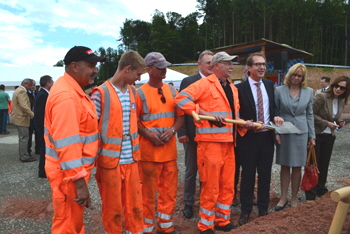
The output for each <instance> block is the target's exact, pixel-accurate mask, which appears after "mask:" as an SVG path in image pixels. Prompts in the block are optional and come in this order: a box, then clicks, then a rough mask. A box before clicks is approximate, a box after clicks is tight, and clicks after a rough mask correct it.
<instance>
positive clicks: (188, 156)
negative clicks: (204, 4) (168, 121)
mask: <svg viewBox="0 0 350 234" xmlns="http://www.w3.org/2000/svg"><path fill="white" fill-rule="evenodd" d="M213 55H214V53H213V52H211V51H210V50H205V51H203V52H202V53H201V54H200V55H199V58H198V62H197V64H198V68H199V72H198V73H197V74H196V75H193V76H189V77H186V78H184V79H183V80H182V81H181V84H180V91H181V90H183V89H185V88H187V86H189V85H190V84H192V83H194V82H196V81H198V80H199V79H201V78H203V77H207V76H209V75H211V74H212V73H213V72H212V71H211V70H210V62H211V59H212V58H213ZM195 132H196V127H195V125H194V123H193V117H192V116H190V115H185V122H184V124H183V125H182V127H181V129H180V130H179V131H178V133H177V136H178V138H179V142H180V143H183V144H184V149H185V166H186V171H185V181H184V202H185V208H184V211H183V214H184V216H185V217H186V218H188V219H190V218H192V216H193V210H192V206H193V204H194V195H195V193H196V177H197V142H195V141H194V137H195V134H196V133H195Z"/></svg>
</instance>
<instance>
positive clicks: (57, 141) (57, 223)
mask: <svg viewBox="0 0 350 234" xmlns="http://www.w3.org/2000/svg"><path fill="white" fill-rule="evenodd" d="M97 130H98V126H97V115H96V109H95V106H94V104H93V103H92V101H91V100H90V99H89V97H87V96H86V94H85V93H84V91H83V90H82V88H81V87H80V86H79V85H78V83H77V82H76V81H75V80H74V79H73V78H72V77H71V76H70V75H68V74H67V73H64V75H63V76H62V77H60V78H59V79H58V80H57V81H56V82H55V84H54V85H53V86H52V88H51V90H50V94H49V97H48V100H47V104H46V110H45V135H44V137H45V145H46V155H45V157H46V163H45V171H46V175H47V178H48V179H49V180H50V186H51V190H52V200H53V207H54V216H53V219H52V230H51V231H52V233H57V234H62V233H85V230H84V222H83V215H84V207H83V206H80V205H79V204H78V203H76V202H75V201H74V200H73V198H76V197H77V194H76V186H75V183H74V181H75V180H78V179H80V178H83V177H84V179H85V181H86V184H87V183H88V180H89V178H90V171H91V169H92V168H93V166H94V163H95V156H96V154H97V147H98V135H97Z"/></svg>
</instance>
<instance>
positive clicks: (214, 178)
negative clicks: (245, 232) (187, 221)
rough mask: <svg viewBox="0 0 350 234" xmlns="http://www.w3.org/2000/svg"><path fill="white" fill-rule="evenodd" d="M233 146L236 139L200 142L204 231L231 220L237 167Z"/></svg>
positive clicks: (202, 223) (201, 226)
mask: <svg viewBox="0 0 350 234" xmlns="http://www.w3.org/2000/svg"><path fill="white" fill-rule="evenodd" d="M233 147H234V146H233V144H232V142H204V141H202V142H198V147H197V162H198V172H199V178H200V180H201V182H202V187H201V194H200V199H199V205H200V207H199V216H200V221H199V222H198V228H199V230H200V231H205V230H207V229H213V228H214V225H216V226H221V227H222V226H225V225H227V224H228V223H230V213H231V204H232V200H233V197H234V175H235V169H236V165H235V155H234V150H233Z"/></svg>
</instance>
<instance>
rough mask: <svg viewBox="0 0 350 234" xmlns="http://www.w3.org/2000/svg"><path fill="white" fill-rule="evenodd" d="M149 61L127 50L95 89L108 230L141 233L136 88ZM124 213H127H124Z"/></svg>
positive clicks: (100, 173) (98, 173)
mask: <svg viewBox="0 0 350 234" xmlns="http://www.w3.org/2000/svg"><path fill="white" fill-rule="evenodd" d="M145 66H146V63H145V61H144V59H143V58H142V57H141V56H140V55H139V53H137V52H136V51H127V52H125V53H124V54H123V55H122V56H121V58H120V60H119V63H118V70H117V71H116V73H115V74H114V76H113V77H112V78H111V79H109V80H108V81H106V82H105V83H104V84H102V85H101V86H99V87H97V88H95V89H94V90H93V91H92V93H93V94H92V97H91V99H92V100H93V102H94V103H95V105H96V111H97V116H98V119H99V127H98V129H99V136H100V138H99V151H98V157H97V159H96V167H97V171H96V181H97V184H98V187H99V190H100V195H101V199H102V220H103V226H104V231H105V233H120V234H121V233H122V231H123V216H124V230H125V232H126V233H128V234H133V233H142V230H143V213H142V195H141V182H140V176H139V171H138V166H137V162H136V161H138V160H139V159H140V147H139V137H138V128H137V115H136V102H135V96H136V88H135V87H133V86H131V85H132V84H133V83H134V82H135V81H136V80H140V76H141V74H142V73H143V72H144V68H145ZM123 214H124V215H123Z"/></svg>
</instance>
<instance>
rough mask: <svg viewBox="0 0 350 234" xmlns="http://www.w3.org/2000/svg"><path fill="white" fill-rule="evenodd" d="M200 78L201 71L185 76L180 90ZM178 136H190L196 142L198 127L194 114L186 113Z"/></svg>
mask: <svg viewBox="0 0 350 234" xmlns="http://www.w3.org/2000/svg"><path fill="white" fill-rule="evenodd" d="M200 79H201V75H200V74H199V73H197V74H196V75H193V76H189V77H186V78H184V79H183V80H182V81H181V84H180V92H181V91H182V90H183V89H185V88H187V86H189V85H191V84H193V83H195V82H196V81H198V80H200ZM177 136H178V137H181V136H188V138H189V140H190V142H191V143H194V142H195V141H194V137H195V136H196V127H195V125H194V123H193V116H192V115H185V122H184V123H183V125H182V127H181V128H180V129H179V131H178V133H177Z"/></svg>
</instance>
